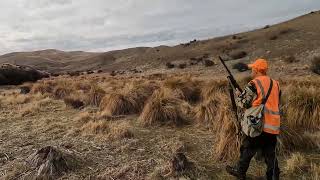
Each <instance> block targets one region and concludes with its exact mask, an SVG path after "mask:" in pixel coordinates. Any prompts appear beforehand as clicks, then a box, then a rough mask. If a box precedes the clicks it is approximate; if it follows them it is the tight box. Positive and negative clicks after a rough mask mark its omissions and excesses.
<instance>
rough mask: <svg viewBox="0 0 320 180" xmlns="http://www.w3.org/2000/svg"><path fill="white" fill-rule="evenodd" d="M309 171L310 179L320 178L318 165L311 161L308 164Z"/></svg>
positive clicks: (319, 166) (317, 179)
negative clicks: (309, 164)
mask: <svg viewBox="0 0 320 180" xmlns="http://www.w3.org/2000/svg"><path fill="white" fill-rule="evenodd" d="M310 167H311V168H310V173H311V179H312V180H319V179H320V165H319V164H315V163H311V166H310Z"/></svg>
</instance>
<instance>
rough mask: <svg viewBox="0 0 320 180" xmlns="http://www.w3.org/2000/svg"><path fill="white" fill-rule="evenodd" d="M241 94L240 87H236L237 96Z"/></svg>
mask: <svg viewBox="0 0 320 180" xmlns="http://www.w3.org/2000/svg"><path fill="white" fill-rule="evenodd" d="M240 94H241V92H240V91H239V89H238V88H236V96H237V97H239V96H240Z"/></svg>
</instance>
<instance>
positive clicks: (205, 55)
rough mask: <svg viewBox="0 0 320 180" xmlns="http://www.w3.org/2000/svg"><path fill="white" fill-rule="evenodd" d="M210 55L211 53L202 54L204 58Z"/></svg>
mask: <svg viewBox="0 0 320 180" xmlns="http://www.w3.org/2000/svg"><path fill="white" fill-rule="evenodd" d="M209 55H210V54H208V53H206V54H204V55H203V56H202V58H204V59H207V58H209Z"/></svg>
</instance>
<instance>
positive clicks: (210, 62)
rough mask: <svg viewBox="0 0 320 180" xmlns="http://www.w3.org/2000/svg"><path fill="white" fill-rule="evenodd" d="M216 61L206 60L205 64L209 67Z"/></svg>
mask: <svg viewBox="0 0 320 180" xmlns="http://www.w3.org/2000/svg"><path fill="white" fill-rule="evenodd" d="M213 65H214V62H213V61H211V60H204V66H205V67H209V66H213Z"/></svg>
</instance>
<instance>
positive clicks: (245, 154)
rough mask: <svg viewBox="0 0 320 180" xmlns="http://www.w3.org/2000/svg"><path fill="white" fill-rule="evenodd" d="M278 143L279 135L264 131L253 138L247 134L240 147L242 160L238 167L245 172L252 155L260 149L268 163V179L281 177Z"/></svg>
mask: <svg viewBox="0 0 320 180" xmlns="http://www.w3.org/2000/svg"><path fill="white" fill-rule="evenodd" d="M276 144H277V135H274V134H269V133H265V132H263V133H262V134H261V135H260V136H258V137H255V138H251V137H248V136H246V137H245V138H244V139H243V141H242V144H241V147H240V160H239V161H238V164H237V168H238V169H239V171H240V172H241V173H243V174H245V173H246V172H247V170H248V168H249V165H250V161H251V159H252V157H253V156H254V155H255V154H256V153H257V151H258V150H261V151H262V155H263V157H264V160H265V163H266V164H267V172H266V176H267V179H268V180H272V177H273V175H274V178H275V179H279V174H280V170H279V167H278V160H277V158H276V153H275V147H276Z"/></svg>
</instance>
